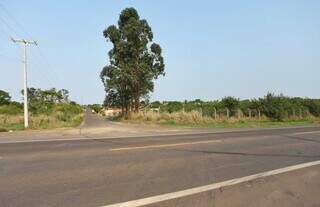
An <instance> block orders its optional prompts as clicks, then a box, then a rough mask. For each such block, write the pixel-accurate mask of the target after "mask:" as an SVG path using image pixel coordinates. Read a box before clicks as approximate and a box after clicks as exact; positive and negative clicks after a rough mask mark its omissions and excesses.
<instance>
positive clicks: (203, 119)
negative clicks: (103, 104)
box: [122, 111, 320, 127]
mask: <svg viewBox="0 0 320 207" xmlns="http://www.w3.org/2000/svg"><path fill="white" fill-rule="evenodd" d="M122 121H125V122H133V123H150V124H166V125H181V126H193V127H268V126H270V127H274V126H292V125H304V124H311V123H319V122H320V121H319V119H318V118H315V117H311V116H310V117H307V118H303V119H301V118H299V117H292V118H291V119H288V120H285V121H273V120H270V119H268V118H267V117H265V116H262V117H260V118H258V117H251V118H250V117H244V116H242V117H239V118H238V117H230V118H227V117H222V116H221V117H218V118H217V119H215V118H214V117H208V116H202V114H201V113H199V112H197V111H194V112H187V113H186V112H176V113H157V112H139V113H131V114H129V115H128V116H127V117H126V118H125V119H122Z"/></svg>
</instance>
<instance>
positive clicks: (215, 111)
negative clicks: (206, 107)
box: [213, 107, 217, 119]
mask: <svg viewBox="0 0 320 207" xmlns="http://www.w3.org/2000/svg"><path fill="white" fill-rule="evenodd" d="M213 109H214V119H217V109H216V107H214V108H213Z"/></svg>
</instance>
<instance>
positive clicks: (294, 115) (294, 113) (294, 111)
mask: <svg viewBox="0 0 320 207" xmlns="http://www.w3.org/2000/svg"><path fill="white" fill-rule="evenodd" d="M292 115H293V118H296V110H295V109H294V108H293V109H292Z"/></svg>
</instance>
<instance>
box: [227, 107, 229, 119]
mask: <svg viewBox="0 0 320 207" xmlns="http://www.w3.org/2000/svg"><path fill="white" fill-rule="evenodd" d="M226 109H227V119H229V109H228V108H226Z"/></svg>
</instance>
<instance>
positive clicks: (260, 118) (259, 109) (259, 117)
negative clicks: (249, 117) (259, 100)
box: [258, 109, 261, 120]
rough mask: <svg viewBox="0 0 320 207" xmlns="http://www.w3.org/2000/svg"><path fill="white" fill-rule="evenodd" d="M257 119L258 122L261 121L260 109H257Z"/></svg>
mask: <svg viewBox="0 0 320 207" xmlns="http://www.w3.org/2000/svg"><path fill="white" fill-rule="evenodd" d="M258 117H259V120H260V119H261V113H260V109H258Z"/></svg>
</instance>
